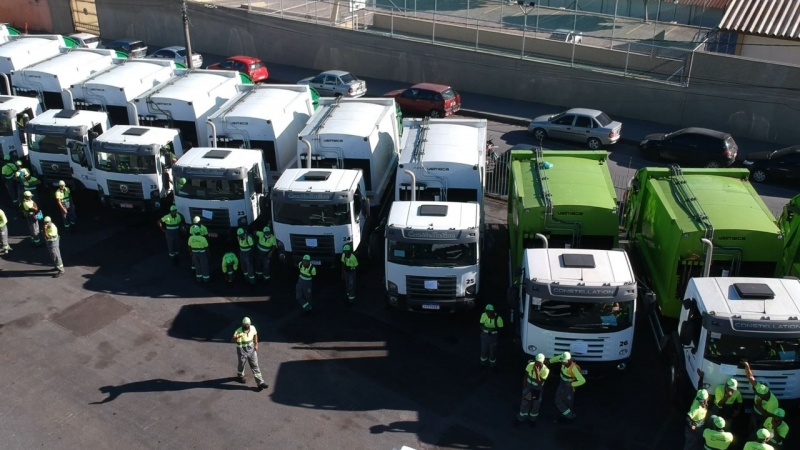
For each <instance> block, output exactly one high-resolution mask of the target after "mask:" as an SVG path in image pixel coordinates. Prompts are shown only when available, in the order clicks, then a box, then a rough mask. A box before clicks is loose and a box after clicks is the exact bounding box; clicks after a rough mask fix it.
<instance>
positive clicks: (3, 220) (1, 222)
mask: <svg viewBox="0 0 800 450" xmlns="http://www.w3.org/2000/svg"><path fill="white" fill-rule="evenodd" d="M6 224H8V217H6V213H4V212H3V210H2V209H0V228H3V227H4V226H6Z"/></svg>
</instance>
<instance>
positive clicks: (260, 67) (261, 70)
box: [206, 56, 269, 83]
mask: <svg viewBox="0 0 800 450" xmlns="http://www.w3.org/2000/svg"><path fill="white" fill-rule="evenodd" d="M206 68H207V69H208V70H236V71H238V72H241V73H244V74H247V76H249V77H250V79H252V80H253V83H260V82H262V81H264V80H266V79H267V78H269V72H268V71H267V66H266V64H264V62H263V61H261V60H260V59H258V58H252V57H250V56H231V57H230V58H228V59H226V60H225V61H222V62H218V63H216V64H211V65H210V66H208V67H206Z"/></svg>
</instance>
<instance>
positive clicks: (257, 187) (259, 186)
mask: <svg viewBox="0 0 800 450" xmlns="http://www.w3.org/2000/svg"><path fill="white" fill-rule="evenodd" d="M255 190H256V192H255V193H256V194H262V193H264V183H263V182H262V181H261V180H257V181H256V183H255Z"/></svg>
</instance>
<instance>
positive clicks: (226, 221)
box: [184, 208, 231, 230]
mask: <svg viewBox="0 0 800 450" xmlns="http://www.w3.org/2000/svg"><path fill="white" fill-rule="evenodd" d="M203 211H206V212H211V220H209V219H208V218H206V217H204V216H203ZM189 216H191V217H184V219H185V220H187V221H189V222H191V221H192V217H200V218H201V220H202V222H201V223H202V224H203V225H205V226H206V228H208V229H209V230H224V229H228V228H230V227H231V221H230V218H229V216H228V208H189Z"/></svg>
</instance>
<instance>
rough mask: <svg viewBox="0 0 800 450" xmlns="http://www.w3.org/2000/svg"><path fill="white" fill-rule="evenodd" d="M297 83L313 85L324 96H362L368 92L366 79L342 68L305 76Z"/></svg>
mask: <svg viewBox="0 0 800 450" xmlns="http://www.w3.org/2000/svg"><path fill="white" fill-rule="evenodd" d="M297 84H305V85H308V86H311V87H312V88H314V89H316V90H317V92H318V93H319V95H321V96H323V97H361V96H363V95H364V94H366V93H367V82H366V81H364V80H359V79H358V77H356V76H355V75H353V74H351V73H349V72H343V71H341V70H328V71H325V72H322V73H321V74H319V75H317V76H315V77H310V78H304V79H302V80H300V81H298V82H297Z"/></svg>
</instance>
